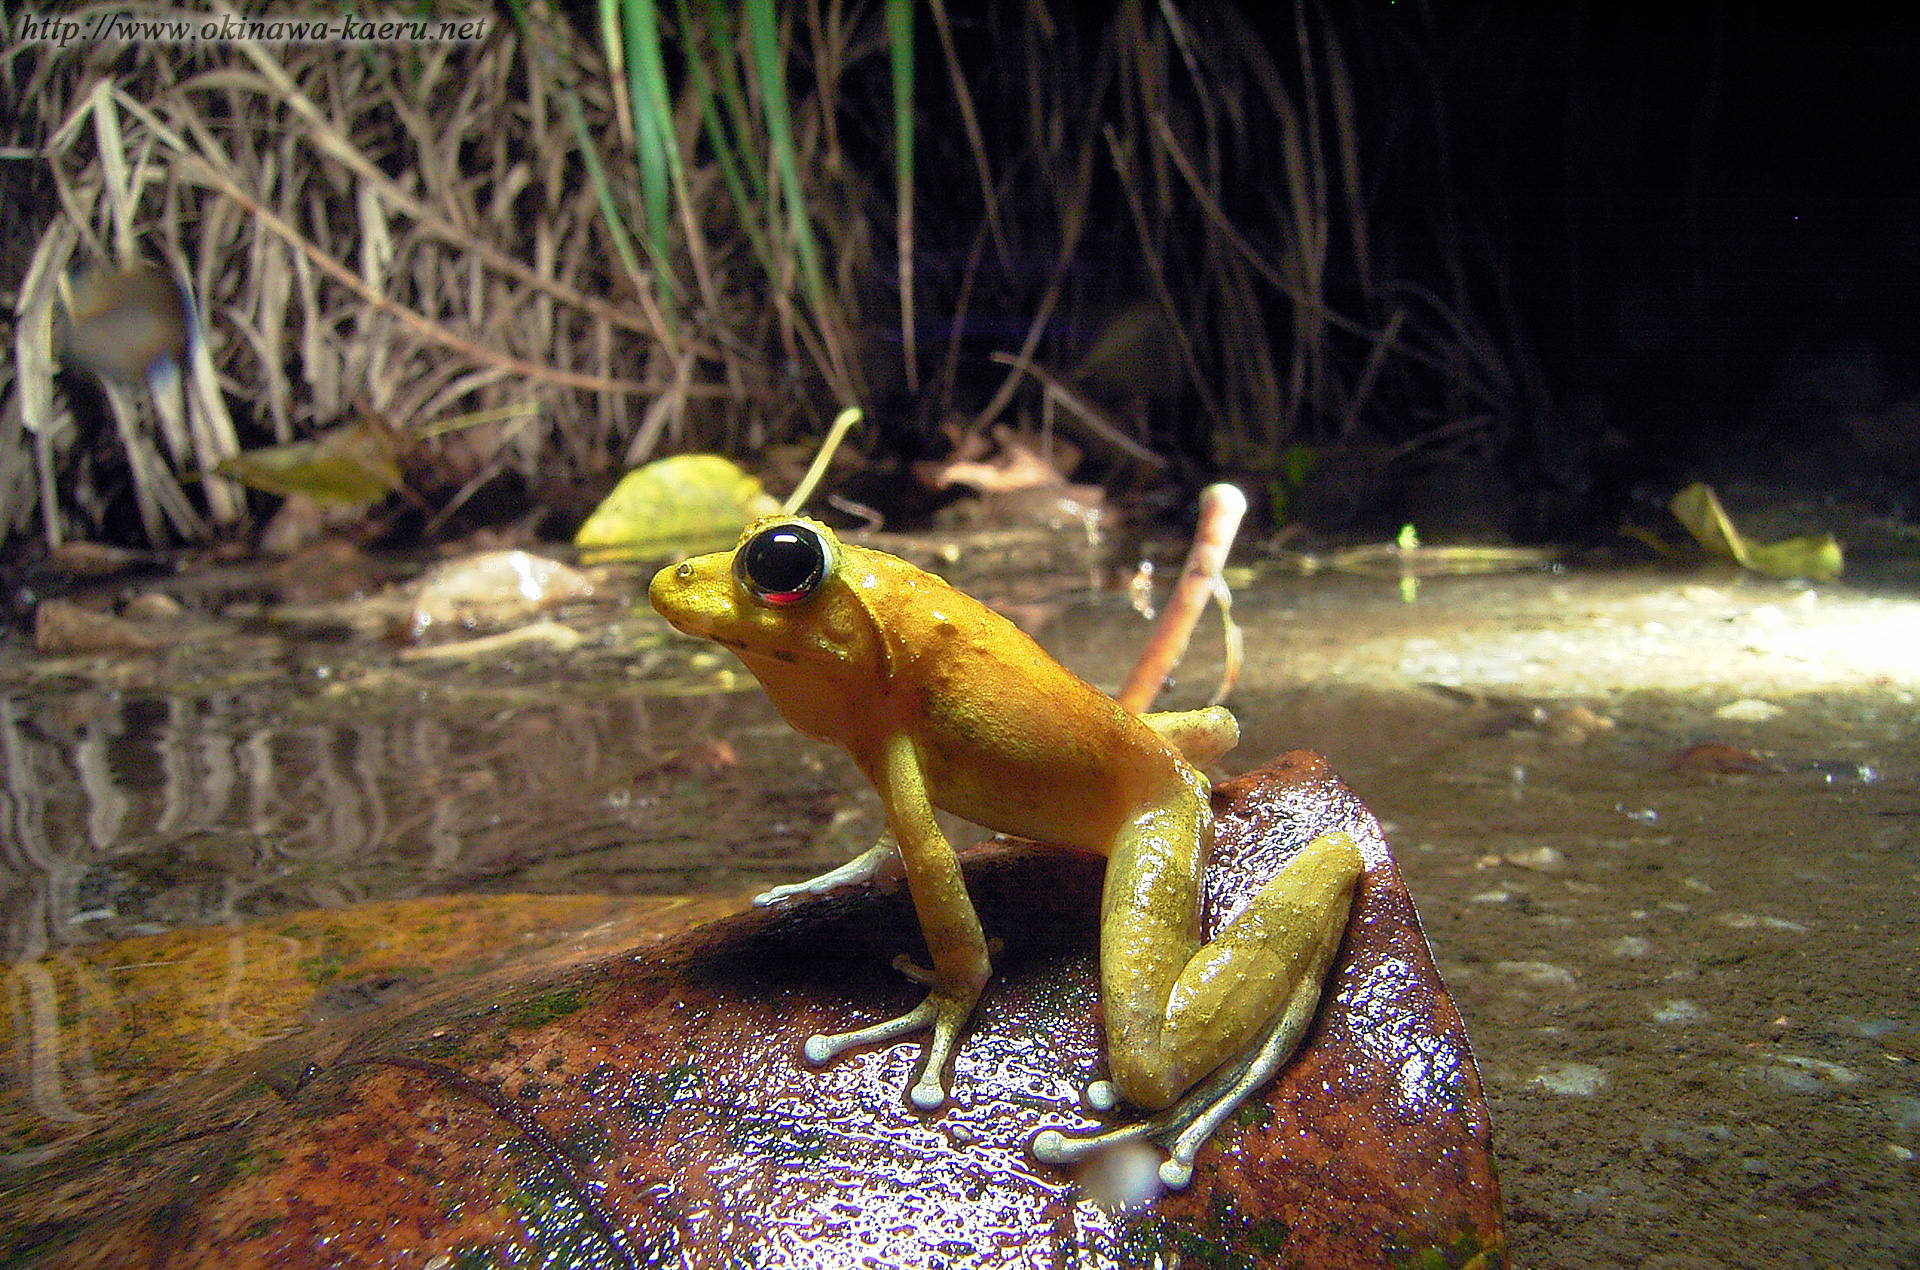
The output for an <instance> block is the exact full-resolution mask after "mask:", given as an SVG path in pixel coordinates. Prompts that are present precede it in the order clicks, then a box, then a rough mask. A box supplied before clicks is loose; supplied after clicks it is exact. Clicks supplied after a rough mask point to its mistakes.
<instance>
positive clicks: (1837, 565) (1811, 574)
mask: <svg viewBox="0 0 1920 1270" xmlns="http://www.w3.org/2000/svg"><path fill="white" fill-rule="evenodd" d="M1667 506H1668V508H1669V509H1670V510H1671V511H1672V512H1673V515H1674V518H1675V519H1676V520H1678V521H1679V522H1680V523H1681V524H1683V525H1685V526H1686V527H1687V532H1688V533H1690V534H1692V535H1693V536H1694V539H1695V541H1697V542H1698V543H1699V544H1700V545H1701V546H1702V547H1704V548H1706V549H1707V550H1708V551H1710V552H1712V553H1713V554H1714V555H1717V556H1725V557H1726V558H1727V559H1729V560H1733V561H1737V562H1738V563H1739V564H1740V566H1741V567H1742V568H1746V569H1751V570H1753V571H1754V572H1755V573H1764V574H1766V575H1767V576H1768V577H1770V578H1811V579H1813V580H1814V581H1816V582H1827V581H1831V580H1832V579H1834V578H1837V577H1839V576H1840V571H1841V569H1842V568H1843V567H1844V564H1845V562H1844V560H1843V558H1842V555H1841V551H1840V544H1839V542H1838V541H1836V540H1835V539H1834V536H1833V535H1832V534H1821V535H1818V536H1817V537H1816V536H1807V537H1802V538H1787V539H1783V540H1781V541H1779V542H1770V543H1759V542H1752V541H1750V540H1749V539H1748V538H1747V537H1746V536H1745V535H1744V534H1742V533H1741V532H1740V531H1739V530H1738V529H1737V528H1735V527H1734V523H1733V519H1732V517H1730V516H1728V515H1727V512H1726V509H1725V508H1723V507H1722V506H1720V499H1719V498H1718V497H1717V496H1716V495H1715V494H1714V492H1713V488H1712V487H1711V486H1709V485H1707V484H1705V483H1704V482H1701V481H1695V482H1694V483H1693V484H1691V485H1689V486H1687V487H1686V488H1685V489H1683V490H1681V491H1680V492H1679V493H1678V494H1675V495H1674V496H1673V501H1672V502H1671V503H1669V504H1667Z"/></svg>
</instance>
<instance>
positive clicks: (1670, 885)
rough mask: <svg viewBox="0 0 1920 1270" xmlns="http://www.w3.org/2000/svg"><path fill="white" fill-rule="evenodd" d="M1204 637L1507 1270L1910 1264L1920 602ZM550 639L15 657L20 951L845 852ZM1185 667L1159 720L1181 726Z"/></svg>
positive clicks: (715, 661) (15, 923) (788, 875)
mask: <svg viewBox="0 0 1920 1270" xmlns="http://www.w3.org/2000/svg"><path fill="white" fill-rule="evenodd" d="M634 581H635V583H636V585H637V575H636V576H635V579H634ZM976 589H977V590H980V591H982V592H983V593H985V594H988V595H991V594H992V593H993V592H994V590H995V588H994V587H993V586H991V585H984V586H979V587H976ZM1020 598H1021V599H1022V600H1023V601H1032V600H1034V599H1035V597H1034V596H1032V595H1024V596H1022V597H1020ZM1023 611H1024V612H1026V613H1027V614H1029V615H1030V616H1035V615H1037V616H1038V617H1039V619H1040V620H1041V623H1042V625H1041V629H1040V630H1039V632H1038V633H1039V634H1040V635H1041V637H1042V638H1043V640H1044V641H1045V642H1047V643H1048V644H1049V646H1050V647H1052V648H1053V649H1054V650H1055V651H1056V652H1057V654H1058V655H1060V656H1061V657H1062V659H1063V660H1065V661H1066V662H1067V663H1068V664H1069V665H1072V666H1073V667H1074V668H1075V669H1078V670H1080V671H1081V673H1082V674H1084V675H1086V676H1087V677H1089V678H1090V679H1092V680H1094V681H1095V682H1096V683H1099V684H1101V685H1102V686H1103V687H1108V688H1112V687H1114V686H1115V685H1117V683H1118V681H1119V680H1120V678H1121V677H1122V676H1123V675H1124V673H1125V670H1126V667H1127V665H1128V664H1130V662H1131V659H1132V656H1133V654H1134V652H1135V651H1136V650H1137V649H1138V647H1139V646H1140V643H1141V642H1142V640H1143V639H1144V637H1145V626H1144V623H1143V621H1142V619H1140V618H1139V617H1138V616H1137V615H1136V614H1134V613H1133V612H1132V610H1131V609H1130V608H1128V607H1127V606H1126V605H1125V604H1124V603H1123V602H1122V601H1120V600H1119V599H1117V598H1115V597H1113V596H1108V595H1097V594H1093V593H1087V592H1084V591H1082V592H1068V593H1066V594H1065V596H1064V598H1061V597H1060V596H1058V595H1056V596H1054V597H1053V598H1052V599H1050V600H1044V601H1043V602H1042V603H1040V604H1039V605H1038V606H1034V605H1029V606H1028V607H1026V608H1025V609H1023ZM1235 613H1236V616H1237V617H1238V618H1239V619H1240V621H1241V622H1242V623H1243V624H1244V625H1245V627H1246V630H1247V647H1248V649H1249V659H1248V666H1247V669H1246V673H1245V675H1244V677H1243V679H1242V681H1241V684H1240V687H1239V688H1238V690H1237V691H1236V692H1235V694H1234V697H1233V705H1234V707H1235V710H1236V712H1237V713H1238V715H1239V716H1240V718H1241V721H1242V724H1243V727H1244V729H1245V733H1246V737H1245V740H1244V742H1243V744H1242V746H1241V748H1240V750H1239V751H1238V752H1237V753H1236V754H1235V755H1233V756H1230V761H1229V763H1228V767H1229V768H1230V769H1233V770H1239V769H1241V768H1244V767H1249V766H1253V765H1256V764H1257V763H1260V762H1263V761H1264V760H1266V759H1267V758H1269V757H1271V756H1272V755H1273V754H1275V753H1277V752H1279V751H1281V750H1284V749H1290V748H1297V747H1305V748H1312V749H1318V750H1320V751H1322V752H1323V753H1325V754H1327V755H1328V756H1329V758H1331V759H1332V761H1333V763H1334V765H1335V767H1336V768H1337V769H1338V770H1340V771H1341V772H1342V774H1343V775H1344V776H1345V777H1346V779H1347V780H1348V782H1349V783H1350V784H1351V785H1353V786H1354V788H1355V789H1356V790H1358V791H1359V792H1360V793H1361V795H1362V796H1363V797H1365V798H1366V799H1367V801H1368V802H1369V804H1370V805H1371V806H1372V807H1373V809H1374V811H1375V812H1376V813H1377V814H1378V815H1379V816H1380V817H1381V819H1382V820H1383V821H1384V822H1386V824H1387V827H1388V835H1389V840H1390V842H1391V843H1392V844H1393V847H1394V849H1395V852H1396V854H1397V855H1398V857H1399V859H1400V861H1401V864H1402V867H1403V869H1404V870H1405V872H1406V874H1407V877H1408V881H1409V883H1410V884H1411V886H1412V888H1413V891H1414V894H1415V897H1416V899H1417V901H1418V903H1419V906H1420V910H1421V914H1422V917H1423V919H1424V921H1425V924H1426V927H1427V931H1428V934H1429V937H1430V939H1431V940H1432V943H1433V945H1434V949H1435V952H1436V954H1437V956H1438V959H1439V962H1440V966H1441V969H1442V971H1443V973H1444V974H1445V976H1446V978H1447V980H1448V982H1449V984H1450V985H1451V987H1452V988H1453V990H1454V993H1455V994H1456V996H1457V998H1458V1000H1459V1003H1460V1005H1461V1008H1462V1010H1463V1012H1464V1013H1465V1015H1466V1016H1467V1019H1468V1023H1469V1026H1470V1029H1471V1031H1472V1035H1473V1038H1474V1042H1475V1045H1476V1049H1477V1051H1478V1054H1479V1059H1480V1063H1481V1066H1482V1070H1483V1073H1484V1075H1485V1077H1486V1081H1487V1088H1488V1095H1489V1098H1490V1100H1491V1102H1492V1104H1493V1110H1494V1115H1495V1124H1496V1133H1497V1139H1496V1145H1497V1149H1498V1151H1499V1155H1500V1161H1501V1168H1502V1180H1503V1183H1504V1186H1505V1188H1506V1194H1507V1202H1508V1210H1509V1233H1510V1237H1511V1240H1512V1244H1513V1251H1514V1259H1515V1264H1517V1265H1523V1266H1533V1265H1538V1266H1615V1265H1618V1266H1645V1267H1663V1268H1664V1270H1680V1268H1682V1267H1711V1266H1753V1265H1788V1264H1796V1265H1797V1264H1815V1265H1818V1264H1848V1265H1890V1266H1898V1265H1914V1264H1920V1200H1916V1199H1915V1196H1916V1195H1920V1186H1916V1185H1915V1183H1916V1178H1915V1176H1914V1173H1915V1169H1916V1165H1915V1163H1914V1155H1913V1152H1914V1150H1915V1149H1916V1147H1920V1142H1916V1138H1920V999H1916V994H1915V993H1914V991H1913V988H1912V986H1911V985H1912V972H1911V967H1912V966H1913V964H1914V963H1915V960H1916V954H1920V917H1916V915H1915V912H1914V905H1913V898H1912V897H1913V896H1914V894H1915V890H1916V888H1915V883H1916V881H1920V728H1917V727H1916V724H1917V723H1920V695H1917V694H1920V604H1916V603H1915V602H1913V601H1912V600H1910V599H1907V598H1904V597H1903V596H1900V595H1895V594H1886V595H1868V594H1861V593H1858V592H1853V591H1849V590H1848V589H1846V588H1842V587H1831V588H1820V589H1817V590H1809V589H1805V588H1797V587H1793V586H1788V585H1783V584H1775V583H1768V582H1764V581H1759V580H1754V579H1748V578H1743V577H1741V576H1738V575H1733V574H1724V575H1711V576H1706V575H1685V576H1682V575H1671V574H1661V573H1615V574H1579V573H1570V574H1551V573H1535V574H1519V575H1511V576H1506V577H1495V578H1455V579H1438V580H1428V581H1425V582H1423V583H1421V584H1420V586H1419V589H1418V594H1417V597H1416V598H1415V600H1414V601H1413V602H1412V603H1407V602H1406V601H1405V600H1403V598H1402V596H1401V593H1400V589H1399V587H1398V586H1397V584H1395V583H1392V582H1380V581H1375V580H1369V579H1357V578H1346V577H1338V576H1333V577H1317V578H1312V579H1301V578H1291V577H1285V576H1281V575H1278V574H1274V575H1271V576H1267V577H1264V578H1263V579H1261V580H1260V581H1259V582H1257V583H1255V584H1254V585H1252V586H1249V587H1245V588H1242V590H1241V593H1240V595H1239V596H1238V599H1237V603H1236V609H1235ZM561 617H562V619H563V620H564V621H566V622H567V623H568V624H569V625H571V626H573V627H574V628H576V629H578V630H580V631H581V632H583V633H587V634H588V635H589V639H588V642H587V643H586V644H585V645H584V646H583V647H581V648H578V649H574V650H572V651H570V652H566V653H557V652H552V651H546V650H542V649H539V648H533V649H527V650H522V651H521V652H519V653H517V654H513V655H510V656H507V657H501V658H496V659H491V660H489V661H488V662H486V663H484V664H467V663H458V662H456V663H440V662H431V661H418V660H410V659H407V658H404V657H403V656H402V655H401V654H400V653H398V652H397V651H396V650H394V649H392V648H390V647H388V646H386V645H383V644H379V643H373V642H362V641H353V640H347V641H344V642H342V641H340V640H338V639H334V640H332V641H314V640H308V639H303V638H299V637H298V633H297V632H295V633H292V634H289V633H288V632H287V631H285V630H281V629H274V630H266V631H263V630H259V629H252V628H250V629H249V630H247V631H245V632H243V633H239V634H233V633H228V635H227V636H225V637H222V638H218V639H210V640H208V641H204V642H192V641H188V642H183V643H182V645H181V646H179V647H176V648H174V649H171V650H169V651H166V652H163V653H158V654H139V655H133V656H122V657H119V658H78V659H70V660H67V661H64V662H59V663H50V662H47V661H44V660H31V659H23V658H21V657H19V656H18V655H17V654H16V655H15V656H14V657H13V659H12V660H11V661H10V662H9V663H8V664H7V665H6V666H5V667H4V675H3V677H0V759H3V760H4V764H5V766H4V787H3V789H0V793H3V794H4V810H5V815H4V817H0V849H3V850H4V865H0V919H3V920H4V934H5V938H6V940H7V946H8V953H9V956H10V957H11V958H13V959H15V960H18V959H21V958H23V957H24V958H31V957H34V956H37V955H39V954H41V953H44V952H46V951H48V950H51V949H58V948H62V947H67V946H71V945H73V944H76V943H81V942H87V941H92V940H98V939H104V938H115V937H120V936H125V935H129V934H138V933H144V932H151V931H154V930H160V929H169V928H172V927H176V926H180V925H191V924H207V923H212V924H219V923H226V922H234V921H240V920H245V919H248V918H252V917H256V916H266V915H272V914H279V913H284V912H290V911H296V910H299V909H303V908H308V907H313V906H337V905H341V904H346V903H351V902H354V901H357V900H363V899H377V898H399V897H409V896H418V895H430V894H441V893H455V892H470V891H475V890H484V891H493V892H505V891H540V892H553V893H562V892H592V893H598V894H658V893H666V892H690V891H707V892H736V891H740V890H744V889H757V888H759V887H762V886H764V885H767V884H769V883H772V882H777V881H783V880H790V879H793V878H796V877H801V876H806V875H809V874H811V873H814V872H817V871H819V870H820V869H822V868H825V867H827V866H829V865H832V864H835V863H838V862H840V861H841V860H843V859H845V858H847V857H848V856H849V855H851V854H853V853H855V852H856V851H858V850H860V849H862V848H864V847H865V846H866V845H867V844H868V843H869V842H870V841H871V840H872V837H873V836H874V834H875V833H876V832H877V829H878V821H879V813H878V805H877V802H876V800H875V799H874V797H873V795H872V793H871V791H870V790H868V789H867V788H865V786H864V785H863V783H862V782H861V781H860V780H859V778H858V776H857V774H856V773H855V772H854V771H853V769H852V765H851V763H850V762H849V761H848V760H847V759H846V757H845V756H844V755H842V754H840V753H838V752H837V751H830V750H827V749H825V748H824V747H821V746H817V745H814V744H812V743H809V742H806V741H804V740H802V739H800V738H798V737H796V736H794V735H793V734H792V733H791V732H790V731H789V730H788V729H787V728H786V727H785V725H783V724H781V723H780V722H779V720H778V719H777V718H776V717H775V716H774V715H773V713H772V711H771V709H770V708H769V707H768V706H767V704H766V703H765V701H764V700H763V699H762V698H761V697H760V695H759V694H758V692H757V691H755V690H753V688H752V684H751V681H750V680H745V679H744V676H739V675H738V674H736V673H735V672H734V671H733V669H732V664H731V662H730V659H728V658H726V657H725V656H724V655H720V654H718V653H717V651H716V650H711V649H709V648H707V647H703V646H701V645H698V644H695V643H694V642H692V641H683V640H680V639H678V638H677V637H674V638H671V639H670V638H669V637H668V636H667V635H666V633H665V632H664V631H663V630H662V629H661V627H660V624H659V623H658V622H657V621H656V620H655V619H654V618H653V617H652V616H651V615H650V614H645V613H641V614H636V613H633V612H631V611H630V610H629V609H628V608H627V606H626V605H625V604H624V602H621V601H617V600H616V601H611V602H604V601H603V602H602V603H601V604H599V605H598V606H585V607H582V608H579V609H575V610H570V611H568V612H566V613H563V614H562V615H561ZM1210 630H1212V626H1211V622H1210V621H1209V623H1208V624H1206V625H1205V626H1203V634H1202V635H1201V636H1200V638H1199V639H1198V640H1197V641H1196V651H1195V653H1194V654H1193V656H1192V657H1191V658H1190V660H1189V664H1188V666H1187V668H1186V670H1185V672H1184V674H1183V678H1182V680H1181V682H1180V683H1178V684H1176V685H1174V687H1173V689H1172V691H1171V692H1170V693H1169V695H1168V697H1167V698H1166V699H1164V700H1163V702H1162V703H1161V704H1162V705H1163V706H1168V705H1170V706H1184V705H1192V704H1197V703H1198V702H1199V701H1201V700H1203V699H1204V697H1205V696H1206V694H1207V692H1208V691H1209V690H1210V685H1211V682H1212V678H1213V676H1214V675H1215V674H1216V673H1217V672H1216V671H1215V669H1214V667H1215V666H1216V665H1217V662H1218V656H1217V653H1216V650H1215V648H1214V647H1213V646H1211V645H1210V644H1209V643H1208V641H1209V640H1210V639H1212V638H1214V637H1212V636H1210V635H1208V634H1206V633H1204V632H1206V631H1210ZM717 686H719V687H725V688H728V689H730V690H726V691H713V689H714V688H716V687H717ZM1701 743H1721V744H1722V745H1723V746H1725V747H1727V748H1723V749H1720V750H1702V749H1692V750H1690V749H1689V747H1696V746H1699V745H1700V744H1701ZM1725 768H1741V769H1745V770H1731V771H1729V770H1721V769H1725Z"/></svg>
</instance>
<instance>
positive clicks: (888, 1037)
mask: <svg viewBox="0 0 1920 1270" xmlns="http://www.w3.org/2000/svg"><path fill="white" fill-rule="evenodd" d="M937 1013H938V1005H937V1003H936V1002H935V1000H934V998H932V997H928V998H927V999H926V1000H925V1001H922V1002H921V1003H920V1004H919V1005H917V1006H915V1007H914V1008H913V1009H911V1010H908V1011H907V1012H906V1013H905V1014H902V1015H899V1016H897V1017H895V1018H891V1019H882V1020H881V1021H880V1022H878V1023H870V1024H868V1025H867V1026H866V1027H857V1028H855V1029H853V1030H852V1031H851V1032H834V1033H824V1032H823V1033H816V1034H815V1035H813V1036H809V1037H808V1038H807V1041H806V1044H805V1045H803V1046H801V1047H800V1052H801V1054H802V1055H803V1056H804V1057H805V1058H806V1060H807V1061H808V1062H809V1063H811V1064H813V1065H814V1066H815V1067H820V1066H824V1065H825V1064H827V1063H830V1062H832V1061H833V1060H834V1059H836V1058H838V1057H840V1055H842V1054H844V1053H846V1052H847V1051H848V1050H851V1049H858V1048H860V1047H861V1046H862V1045H878V1044H880V1043H881V1042H883V1041H892V1040H897V1039H899V1038H900V1037H902V1036H910V1035H912V1034H913V1033H915V1032H924V1031H926V1029H927V1028H929V1027H932V1026H933V1025H934V1022H935V1019H936V1017H937Z"/></svg>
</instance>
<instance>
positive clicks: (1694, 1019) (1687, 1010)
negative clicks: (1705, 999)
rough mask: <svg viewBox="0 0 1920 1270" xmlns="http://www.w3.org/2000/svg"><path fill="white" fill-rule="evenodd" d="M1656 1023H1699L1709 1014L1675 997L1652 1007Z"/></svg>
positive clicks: (1689, 1002)
mask: <svg viewBox="0 0 1920 1270" xmlns="http://www.w3.org/2000/svg"><path fill="white" fill-rule="evenodd" d="M1652 1010H1653V1021H1654V1022H1655V1023H1698V1022H1700V1021H1701V1020H1702V1019H1704V1018H1706V1017H1707V1012H1706V1011H1705V1010H1702V1009H1701V1008H1700V1007H1699V1006H1697V1005H1695V1004H1694V1003H1693V1002H1691V1001H1687V1000H1683V999H1681V998H1678V997H1675V998H1672V999H1670V1000H1666V1001H1662V1002H1661V1003H1660V1004H1659V1005H1656V1006H1654V1007H1652Z"/></svg>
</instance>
